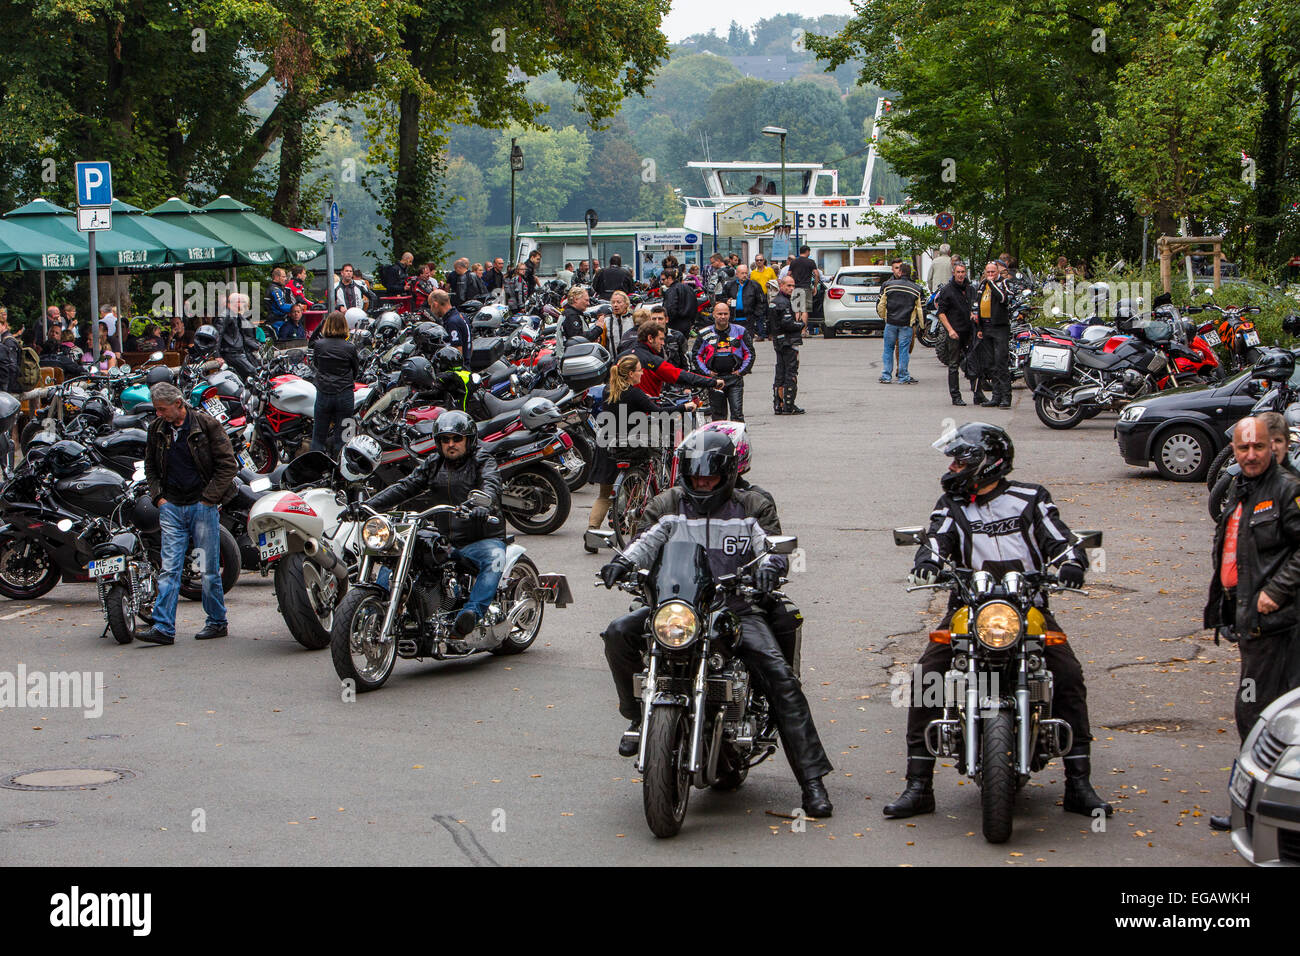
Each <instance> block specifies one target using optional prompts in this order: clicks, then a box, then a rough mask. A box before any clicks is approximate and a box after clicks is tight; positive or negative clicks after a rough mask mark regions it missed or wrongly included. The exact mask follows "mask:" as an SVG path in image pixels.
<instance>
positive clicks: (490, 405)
mask: <svg viewBox="0 0 1300 956" xmlns="http://www.w3.org/2000/svg"><path fill="white" fill-rule="evenodd" d="M568 392H569V389H568V388H567V387H566V386H563V385H561V386H560V387H559V388H539V389H535V390H533V391H531V392H529V393H528V394H527V395H523V396H520V397H519V398H497V397H496V396H495V395H493V394H491V393H490V392H489V393H485V394H484V395H483V407H484V408H486V409H487V410H488V411H489V412H491V413H492V414H493V415H494V416H497V415H501V414H504V413H505V412H517V411H518V410H519V409H521V408H523V406H524V402H526V401H528V400H529V399H530V398H549V399H550V400H551V401H553V402H558V401H559V400H560V399H561V398H563V397H564V396H565V395H567V394H568Z"/></svg>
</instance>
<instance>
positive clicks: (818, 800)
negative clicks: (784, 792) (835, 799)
mask: <svg viewBox="0 0 1300 956" xmlns="http://www.w3.org/2000/svg"><path fill="white" fill-rule="evenodd" d="M800 789H801V790H802V791H803V792H802V794H801V798H800V806H801V807H803V812H804V813H806V814H808V816H810V817H813V818H816V819H824V818H826V817H829V816H830V815H831V813H832V811H833V810H834V807H832V806H831V795H830V794H829V793H827V792H826V784H824V783H822V778H821V777H813V778H812V779H811V780H808V781H806V782H805V783H804V784H803V785H802V787H801V788H800Z"/></svg>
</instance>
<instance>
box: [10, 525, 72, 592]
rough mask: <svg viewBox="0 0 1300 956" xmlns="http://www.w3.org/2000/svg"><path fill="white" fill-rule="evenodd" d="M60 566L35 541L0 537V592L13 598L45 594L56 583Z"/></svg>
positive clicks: (51, 589) (52, 588) (11, 536)
mask: <svg viewBox="0 0 1300 956" xmlns="http://www.w3.org/2000/svg"><path fill="white" fill-rule="evenodd" d="M59 576H60V573H59V566H58V565H57V564H55V563H54V559H53V558H52V557H51V556H50V554H49V552H47V551H46V550H45V549H44V548H42V547H41V546H40V545H38V544H37V543H36V542H34V541H30V540H28V539H26V538H18V537H14V536H13V535H9V534H6V535H4V536H3V537H0V594H3V595H4V596H5V597H7V598H9V599H10V600H12V601H30V600H32V599H33V598H38V597H44V596H45V595H47V594H49V593H50V592H51V591H53V590H54V586H55V585H56V584H58V583H59Z"/></svg>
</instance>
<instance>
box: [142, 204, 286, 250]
mask: <svg viewBox="0 0 1300 956" xmlns="http://www.w3.org/2000/svg"><path fill="white" fill-rule="evenodd" d="M149 216H150V217H151V218H153V219H154V220H157V221H165V222H169V223H172V224H174V225H177V226H181V227H182V228H185V229H188V230H190V231H192V232H197V233H203V234H206V235H208V236H211V237H212V239H213V240H215V241H217V242H219V243H221V244H223V245H226V246H229V247H230V248H231V249H232V250H234V260H235V262H237V263H240V264H245V263H248V264H252V265H259V266H265V265H273V264H275V263H277V262H283V261H284V259H285V249H284V244H283V243H280V242H276V241H275V240H274V239H272V238H270V237H269V236H267V235H266V233H264V232H261V231H260V230H258V229H255V228H251V227H250V226H249V225H248V224H247V223H243V222H230V221H227V220H225V219H222V218H220V217H216V216H209V215H208V214H207V213H205V212H204V211H203V210H201V209H199V207H198V206H192V205H190V204H189V203H187V202H185V201H184V200H183V199H178V198H176V197H175V196H173V197H172V198H171V199H168V200H167V201H166V202H165V203H162V204H160V205H157V206H154V207H153V208H152V209H150V210H149Z"/></svg>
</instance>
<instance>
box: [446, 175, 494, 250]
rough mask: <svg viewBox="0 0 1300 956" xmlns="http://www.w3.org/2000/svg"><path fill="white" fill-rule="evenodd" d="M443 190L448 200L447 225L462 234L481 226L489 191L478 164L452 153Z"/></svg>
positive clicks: (484, 220) (484, 217)
mask: <svg viewBox="0 0 1300 956" xmlns="http://www.w3.org/2000/svg"><path fill="white" fill-rule="evenodd" d="M444 191H445V194H446V196H447V198H448V199H449V200H450V202H451V206H450V208H449V210H448V212H447V214H446V216H447V227H448V228H449V229H450V230H452V231H453V232H454V233H457V234H461V235H463V234H464V233H467V232H476V231H478V230H481V229H482V228H483V226H484V224H485V223H486V222H487V211H488V194H487V190H486V189H485V188H484V185H483V174H482V173H481V172H479V170H478V168H477V167H476V166H473V165H471V164H470V163H469V162H467V161H466V159H465V157H464V156H453V157H451V159H450V161H449V162H448V163H447V179H446V186H445V188H444Z"/></svg>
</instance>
